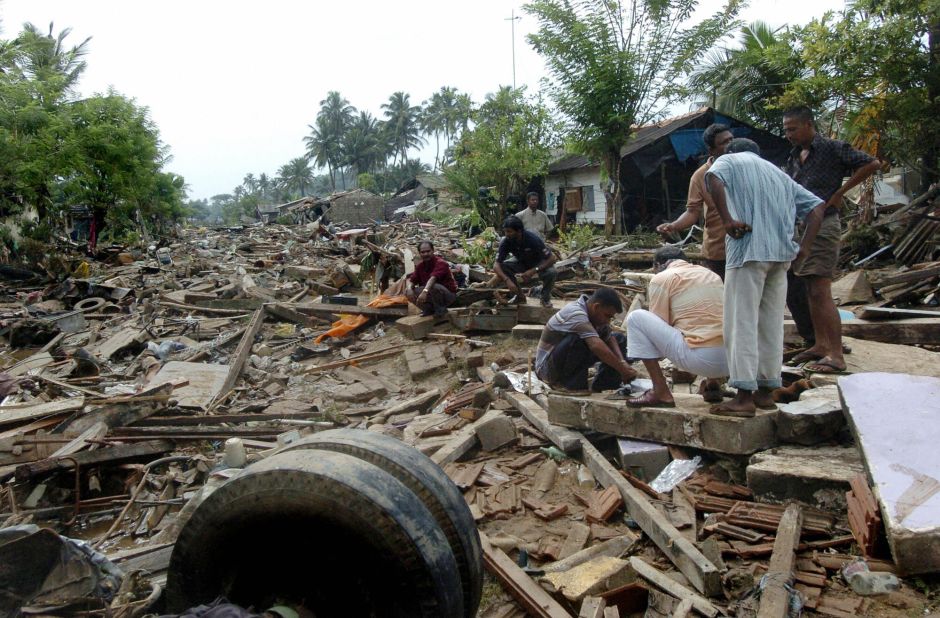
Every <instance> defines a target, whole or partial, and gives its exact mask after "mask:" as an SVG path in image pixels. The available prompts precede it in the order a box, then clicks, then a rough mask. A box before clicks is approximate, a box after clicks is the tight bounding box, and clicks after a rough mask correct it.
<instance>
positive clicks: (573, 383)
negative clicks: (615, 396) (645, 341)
mask: <svg viewBox="0 0 940 618" xmlns="http://www.w3.org/2000/svg"><path fill="white" fill-rule="evenodd" d="M613 336H614V339H616V340H617V345H618V347H619V348H620V352H621V353H622V354H623V357H624V358H626V357H627V338H626V337H625V336H624V335H623V334H622V333H614V334H613ZM605 345H606V344H605ZM597 361H598V359H597V357H596V356H595V355H594V352H591V349H590V348H589V347H588V346H587V344H586V343H585V342H584V339H582V338H581V337H580V336H578V334H577V333H569V334H567V335H565V337H564V339H562V340H561V342H559V343H558V345H556V346H555V347H554V349H552V353H551V354H549V356H548V360H547V361H546V363H547V364H548V367H547V374H548V380H547V381H548V384H549V385H550V386H555V387H559V388H566V389H568V390H572V391H583V390H586V389H587V388H588V368H590V367H591V365H593V364H594V363H596V362H597ZM621 382H622V380H621V379H620V372H619V371H617V370H616V369H614V368H613V367H610V366H609V365H606V364H604V363H601V367H600V370H599V371H598V372H597V374H596V375H595V376H594V380H592V381H591V390H592V391H604V390H611V389H615V388H618V387H619V386H620V384H621Z"/></svg>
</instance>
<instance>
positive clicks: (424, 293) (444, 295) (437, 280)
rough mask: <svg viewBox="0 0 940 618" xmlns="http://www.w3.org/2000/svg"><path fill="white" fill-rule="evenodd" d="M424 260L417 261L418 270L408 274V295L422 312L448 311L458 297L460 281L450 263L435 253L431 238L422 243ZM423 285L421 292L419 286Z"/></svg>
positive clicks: (433, 313)
mask: <svg viewBox="0 0 940 618" xmlns="http://www.w3.org/2000/svg"><path fill="white" fill-rule="evenodd" d="M418 254H419V255H420V256H421V260H420V261H419V262H418V263H416V264H415V270H414V272H413V273H411V274H410V275H408V287H407V289H405V296H407V297H408V300H409V301H410V302H411V304H413V305H414V306H416V307H417V308H418V309H420V310H421V315H434V316H438V317H439V316H442V315H444V314H445V313H447V308H448V307H450V306H451V305H452V304H453V303H454V300H456V298H457V282H456V281H455V280H454V275H453V273H452V272H450V265H449V264H448V263H447V262H446V261H445V260H444V259H443V258H440V257H438V256H436V255H434V244H433V243H432V242H431V241H430V240H422V241H421V242H419V243H418ZM419 288H420V289H421V291H420V292H418V291H417V290H418V289H419Z"/></svg>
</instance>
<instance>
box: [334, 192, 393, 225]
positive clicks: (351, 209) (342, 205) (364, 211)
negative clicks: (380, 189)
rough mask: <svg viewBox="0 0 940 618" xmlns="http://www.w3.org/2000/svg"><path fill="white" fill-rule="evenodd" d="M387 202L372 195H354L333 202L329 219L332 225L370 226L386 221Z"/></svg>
mask: <svg viewBox="0 0 940 618" xmlns="http://www.w3.org/2000/svg"><path fill="white" fill-rule="evenodd" d="M384 209H385V202H384V201H383V200H382V198H380V197H378V196H376V195H371V194H352V195H345V196H343V197H340V198H337V199H335V200H333V203H332V206H331V207H330V210H329V211H328V212H327V215H326V216H327V217H328V218H329V220H330V222H332V223H339V222H341V221H342V222H345V223H350V224H352V225H368V224H370V223H372V222H374V221H383V220H384V219H385V213H384Z"/></svg>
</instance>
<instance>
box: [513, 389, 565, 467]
mask: <svg viewBox="0 0 940 618" xmlns="http://www.w3.org/2000/svg"><path fill="white" fill-rule="evenodd" d="M503 398H504V399H506V401H508V402H509V403H511V404H512V405H513V407H514V408H516V409H517V410H519V412H521V413H522V416H524V417H525V419H526V420H527V421H529V422H530V423H532V424H533V425H534V426H535V428H536V429H538V430H539V431H540V432H541V433H542V435H544V436H545V437H546V438H548V439H549V440H551V441H552V443H553V444H554V445H555V446H557V447H558V448H560V449H561V450H562V451H564V452H565V453H570V452H572V451H577V450H578V449H579V448H580V447H581V434H579V433H578V432H576V431H572V430H570V429H568V428H567V427H561V426H560V425H553V424H552V423H551V422H549V420H548V412H546V411H545V409H543V408H542V406H540V405H539V404H537V403H535V401H533V400H532V399H531V398H530V397H528V396H526V395H524V394H522V393H517V392H515V391H513V390H507V391H506V392H504V393H503Z"/></svg>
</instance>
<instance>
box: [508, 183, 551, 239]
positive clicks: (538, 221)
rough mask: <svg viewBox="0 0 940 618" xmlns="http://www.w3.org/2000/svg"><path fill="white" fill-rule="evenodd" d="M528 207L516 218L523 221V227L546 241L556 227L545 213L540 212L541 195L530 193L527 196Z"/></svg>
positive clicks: (518, 213) (517, 214)
mask: <svg viewBox="0 0 940 618" xmlns="http://www.w3.org/2000/svg"><path fill="white" fill-rule="evenodd" d="M525 199H526V207H525V208H523V209H522V210H520V211H519V212H517V213H516V216H517V217H519V219H521V220H522V225H523V226H525V229H526V230H528V231H529V232H535V233H536V234H538V236H539V238H541V239H542V240H545V237H546V236H548V235H549V234H551V232H552V230H553V229H555V226H554V225H552V222H551V220H550V219H549V218H548V215H546V214H545V213H544V212H543V211H541V210H539V194H538V193H536V192H535V191H530V192H529V193H528V194H527V195H526V196H525Z"/></svg>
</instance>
